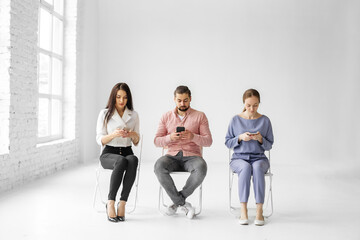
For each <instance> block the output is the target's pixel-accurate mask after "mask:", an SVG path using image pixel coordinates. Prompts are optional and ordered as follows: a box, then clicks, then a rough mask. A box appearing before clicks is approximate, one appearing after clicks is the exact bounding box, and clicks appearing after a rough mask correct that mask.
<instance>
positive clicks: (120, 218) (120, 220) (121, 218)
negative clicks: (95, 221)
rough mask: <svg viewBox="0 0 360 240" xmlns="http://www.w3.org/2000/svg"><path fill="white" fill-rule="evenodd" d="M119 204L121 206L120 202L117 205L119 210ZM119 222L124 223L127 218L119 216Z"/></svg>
mask: <svg viewBox="0 0 360 240" xmlns="http://www.w3.org/2000/svg"><path fill="white" fill-rule="evenodd" d="M119 204H120V202H118V204H117V209H119ZM117 220H118V221H119V222H123V221H125V216H117Z"/></svg>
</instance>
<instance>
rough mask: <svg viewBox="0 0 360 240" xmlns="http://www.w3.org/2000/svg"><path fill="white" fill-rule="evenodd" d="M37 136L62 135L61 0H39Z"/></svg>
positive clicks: (42, 139)
mask: <svg viewBox="0 0 360 240" xmlns="http://www.w3.org/2000/svg"><path fill="white" fill-rule="evenodd" d="M38 29H39V30H38V31H39V32H38V34H39V35H38V39H39V42H38V64H39V65H38V87H39V104H38V139H39V142H47V141H51V140H55V139H59V138H62V137H63V121H62V119H63V106H64V94H63V86H64V78H63V76H64V74H63V69H64V47H63V46H64V0H40V9H39V28H38Z"/></svg>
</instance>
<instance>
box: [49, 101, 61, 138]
mask: <svg viewBox="0 0 360 240" xmlns="http://www.w3.org/2000/svg"><path fill="white" fill-rule="evenodd" d="M51 103H52V106H51V111H52V113H51V135H60V134H61V133H60V129H61V125H60V124H61V109H62V108H61V101H60V100H52V101H51Z"/></svg>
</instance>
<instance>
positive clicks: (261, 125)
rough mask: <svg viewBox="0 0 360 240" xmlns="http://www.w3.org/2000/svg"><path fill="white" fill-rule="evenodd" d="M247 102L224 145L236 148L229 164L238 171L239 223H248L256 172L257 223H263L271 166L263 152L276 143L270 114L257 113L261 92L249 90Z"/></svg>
mask: <svg viewBox="0 0 360 240" xmlns="http://www.w3.org/2000/svg"><path fill="white" fill-rule="evenodd" d="M243 103H244V104H245V107H244V110H243V112H242V113H240V114H238V115H236V116H234V117H233V118H232V119H231V122H230V124H229V128H228V131H227V133H226V137H225V145H226V146H227V147H228V148H230V149H234V154H233V155H232V158H231V162H230V167H231V169H232V170H233V171H234V172H235V173H237V174H238V188H239V198H240V204H241V217H240V219H239V223H240V224H242V225H247V224H249V220H248V214H247V202H248V199H249V191H250V179H251V175H253V184H254V193H255V200H256V208H257V209H256V217H255V222H254V223H255V225H264V223H265V222H264V216H263V204H264V198H265V173H266V172H267V171H268V169H269V167H270V165H269V160H268V159H267V157H266V156H265V154H264V151H266V150H270V149H271V147H272V144H273V143H274V136H273V132H272V127H271V122H270V119H269V118H268V117H266V116H265V115H262V114H260V113H258V111H257V109H258V107H259V104H260V94H259V92H258V91H257V90H255V89H248V90H246V91H245V93H244V95H243Z"/></svg>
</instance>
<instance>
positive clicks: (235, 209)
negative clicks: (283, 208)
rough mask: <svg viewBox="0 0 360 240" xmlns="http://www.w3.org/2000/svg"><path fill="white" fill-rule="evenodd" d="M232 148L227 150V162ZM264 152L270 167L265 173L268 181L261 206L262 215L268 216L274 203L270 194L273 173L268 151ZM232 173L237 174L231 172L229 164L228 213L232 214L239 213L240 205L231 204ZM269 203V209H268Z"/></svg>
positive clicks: (272, 210) (271, 212)
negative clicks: (262, 205)
mask: <svg viewBox="0 0 360 240" xmlns="http://www.w3.org/2000/svg"><path fill="white" fill-rule="evenodd" d="M232 153H233V150H232V149H230V150H229V163H230V161H231V157H232ZM265 154H267V157H268V159H269V163H270V167H269V170H268V171H267V173H266V174H265V179H267V178H268V179H269V182H268V184H267V186H266V187H267V189H268V190H267V193H265V202H264V207H263V212H264V217H267V218H268V217H270V216H271V215H272V214H273V212H274V205H273V196H272V177H273V173H272V172H271V162H270V151H266V152H265ZM234 175H237V174H236V173H235V172H233V171H232V170H231V168H230V165H229V209H230V213H231V214H233V215H239V212H240V207H235V206H234V205H233V204H232V186H233V179H234ZM251 178H252V177H251ZM269 204H270V209H268V207H269ZM268 211H270V212H269V213H268V214H265V213H266V212H268Z"/></svg>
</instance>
